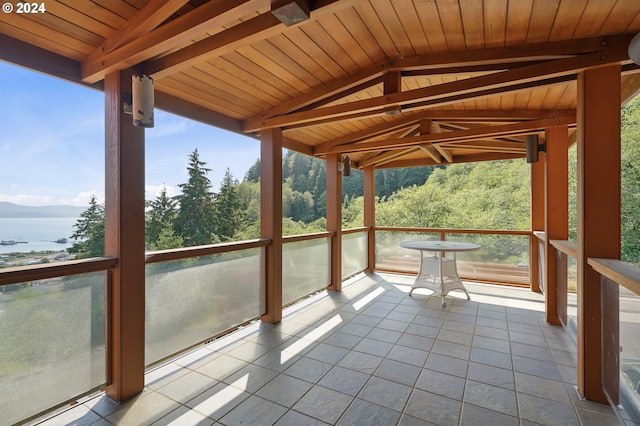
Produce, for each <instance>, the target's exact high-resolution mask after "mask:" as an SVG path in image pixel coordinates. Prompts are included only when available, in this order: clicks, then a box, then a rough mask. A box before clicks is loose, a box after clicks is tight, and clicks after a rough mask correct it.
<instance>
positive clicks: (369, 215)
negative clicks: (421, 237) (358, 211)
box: [362, 166, 376, 273]
mask: <svg viewBox="0 0 640 426" xmlns="http://www.w3.org/2000/svg"><path fill="white" fill-rule="evenodd" d="M362 174H363V183H362V186H363V198H364V201H363V203H364V207H363V210H364V212H363V215H364V226H365V227H366V228H367V229H368V232H367V268H366V269H365V271H366V272H368V273H371V272H373V271H375V268H376V232H375V226H376V169H375V168H374V167H372V166H367V167H365V168H364V169H363V171H362Z"/></svg>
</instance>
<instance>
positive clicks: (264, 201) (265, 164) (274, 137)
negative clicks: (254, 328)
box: [260, 129, 282, 323]
mask: <svg viewBox="0 0 640 426" xmlns="http://www.w3.org/2000/svg"><path fill="white" fill-rule="evenodd" d="M260 137H261V139H260V236H261V237H262V238H270V239H271V244H269V245H268V246H267V248H266V256H265V262H266V265H265V274H266V277H265V297H264V302H265V313H264V314H263V315H262V321H264V322H268V323H277V322H279V321H280V320H282V130H281V129H266V130H263V131H261V133H260Z"/></svg>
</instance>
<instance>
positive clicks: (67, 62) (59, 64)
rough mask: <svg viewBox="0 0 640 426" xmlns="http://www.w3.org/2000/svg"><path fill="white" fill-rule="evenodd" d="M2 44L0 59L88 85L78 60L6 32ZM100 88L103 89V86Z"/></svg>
mask: <svg viewBox="0 0 640 426" xmlns="http://www.w3.org/2000/svg"><path fill="white" fill-rule="evenodd" d="M0 46H2V48H1V49H0V59H1V60H3V61H7V62H10V63H12V64H15V65H19V66H21V67H25V68H29V69H32V70H35V71H38V72H41V73H44V74H47V75H51V76H54V77H58V78H61V79H63V80H67V81H71V82H74V83H81V84H83V85H84V86H88V85H86V84H84V83H82V81H81V79H80V68H81V67H80V62H78V61H74V60H73V59H69V58H65V57H64V56H61V55H57V54H55V53H53V52H50V51H48V50H45V49H41V48H39V47H36V46H34V45H33V44H29V43H25V42H23V41H20V40H17V39H15V38H12V37H9V36H7V35H4V34H0ZM100 86H101V85H100ZM99 88H100V89H101V88H102V87H99Z"/></svg>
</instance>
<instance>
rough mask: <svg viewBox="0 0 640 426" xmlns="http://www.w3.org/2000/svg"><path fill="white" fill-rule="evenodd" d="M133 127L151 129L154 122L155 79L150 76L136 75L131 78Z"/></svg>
mask: <svg viewBox="0 0 640 426" xmlns="http://www.w3.org/2000/svg"><path fill="white" fill-rule="evenodd" d="M131 92H132V93H131V95H132V98H133V99H132V104H133V107H132V113H133V125H134V126H136V127H146V128H151V127H153V126H154V122H153V107H154V94H153V79H152V78H151V77H149V76H148V75H145V74H143V75H134V76H133V77H132V78H131Z"/></svg>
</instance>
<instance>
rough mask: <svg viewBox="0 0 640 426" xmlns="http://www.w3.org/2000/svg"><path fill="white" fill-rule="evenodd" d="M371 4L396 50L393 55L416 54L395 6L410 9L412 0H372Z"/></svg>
mask: <svg viewBox="0 0 640 426" xmlns="http://www.w3.org/2000/svg"><path fill="white" fill-rule="evenodd" d="M372 6H373V9H374V10H375V12H376V15H378V18H379V19H380V21H381V22H382V25H383V26H384V28H385V29H386V31H387V34H389V37H390V38H391V41H392V42H393V44H394V46H395V49H396V52H397V53H396V55H397V56H395V57H401V58H402V57H404V56H415V55H417V52H416V51H415V49H414V48H413V44H412V43H411V39H410V38H409V36H408V35H407V31H406V27H405V25H406V24H405V23H404V22H402V21H401V20H400V17H399V16H398V14H397V13H396V9H397V8H405V9H407V8H408V9H412V8H413V2H412V1H407V0H379V1H376V2H372Z"/></svg>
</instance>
